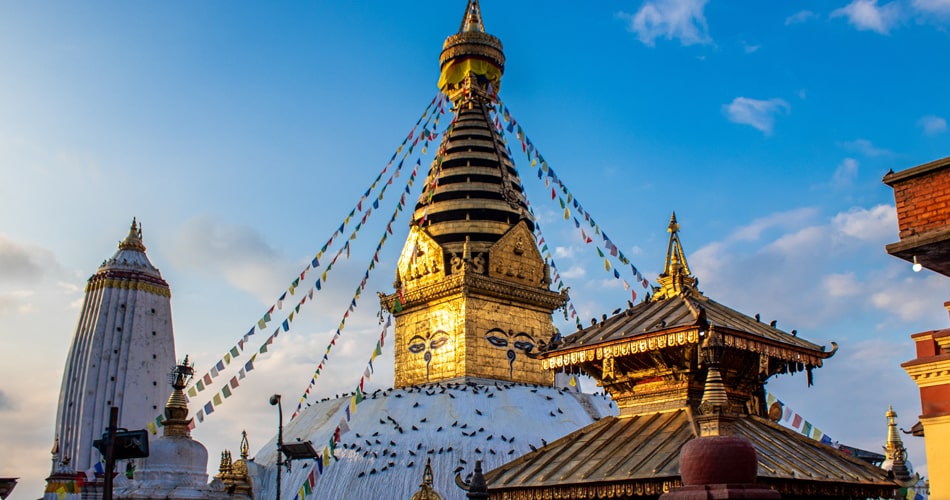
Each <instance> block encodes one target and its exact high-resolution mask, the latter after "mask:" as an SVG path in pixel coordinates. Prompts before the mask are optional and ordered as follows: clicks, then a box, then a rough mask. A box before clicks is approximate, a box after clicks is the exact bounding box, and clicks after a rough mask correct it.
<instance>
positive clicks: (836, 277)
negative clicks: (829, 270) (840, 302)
mask: <svg viewBox="0 0 950 500" xmlns="http://www.w3.org/2000/svg"><path fill="white" fill-rule="evenodd" d="M821 285H822V288H824V289H825V290H826V291H827V292H828V295H830V296H832V297H851V296H854V295H858V294H860V293H861V284H860V283H858V280H857V279H856V278H855V276H854V273H851V272H849V273H835V274H829V275H827V276H825V277H824V278H822V283H821Z"/></svg>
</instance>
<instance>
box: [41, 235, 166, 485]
mask: <svg viewBox="0 0 950 500" xmlns="http://www.w3.org/2000/svg"><path fill="white" fill-rule="evenodd" d="M173 366H175V338H174V334H173V332H172V314H171V291H170V289H169V287H168V283H167V282H166V281H165V280H164V279H163V278H162V274H161V272H159V270H158V268H156V267H155V266H153V265H152V263H151V262H150V261H149V259H148V256H147V255H146V253H145V244H144V243H143V241H142V227H141V225H139V224H138V223H137V222H136V221H135V220H134V219H133V221H132V226H131V227H130V228H129V233H128V235H127V236H126V237H125V239H124V240H122V242H121V243H119V249H118V250H117V251H116V252H115V255H113V256H112V258H110V259H108V260H106V261H104V262H103V263H102V265H101V266H99V269H98V270H97V271H96V273H95V274H93V275H92V277H90V278H89V281H88V283H87V284H86V295H85V298H84V299H83V305H82V309H81V312H80V314H79V321H78V322H77V326H76V332H75V334H74V335H73V340H72V345H71V346H70V349H69V356H68V357H67V360H66V367H65V369H64V371H63V383H62V386H61V388H60V396H59V406H58V408H57V411H56V427H55V436H54V443H55V444H54V446H53V449H52V455H53V456H52V460H53V466H52V473H51V475H50V477H49V478H48V479H47V486H46V495H47V498H53V499H56V498H57V496H58V494H59V495H62V494H67V495H72V494H76V495H77V497H78V494H79V493H82V494H83V495H84V496H87V497H90V496H95V495H97V494H99V493H97V492H98V488H99V487H100V486H101V477H102V475H101V472H102V470H101V469H100V470H97V469H96V468H95V465H96V464H98V463H99V462H100V460H101V455H100V453H99V451H98V450H96V449H95V448H93V441H94V440H96V439H99V438H100V437H101V436H102V434H103V432H104V431H105V429H106V427H107V426H108V424H109V409H110V407H113V406H114V407H117V408H119V427H120V428H127V429H141V428H144V427H145V426H146V425H147V424H148V423H149V422H151V421H152V420H153V419H154V418H155V417H156V415H158V414H160V413H161V411H162V408H163V406H164V404H165V401H166V400H167V399H168V396H169V393H170V391H171V388H170V387H169V386H168V385H167V384H166V380H167V376H168V371H169V370H170V369H171V368H172V367H173ZM87 472H89V475H93V474H96V473H98V479H95V480H90V481H86V480H85V478H86V473H87ZM77 479H78V481H77ZM80 484H82V485H84V486H83V487H82V488H80V487H79V486H77V485H80ZM80 489H81V490H82V491H80ZM59 498H60V499H61V498H62V497H59Z"/></svg>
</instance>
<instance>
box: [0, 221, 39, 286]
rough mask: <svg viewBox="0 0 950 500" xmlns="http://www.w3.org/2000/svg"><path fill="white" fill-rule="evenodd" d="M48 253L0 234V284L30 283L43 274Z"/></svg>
mask: <svg viewBox="0 0 950 500" xmlns="http://www.w3.org/2000/svg"><path fill="white" fill-rule="evenodd" d="M49 257H50V252H49V251H47V250H43V249H41V248H39V247H36V246H33V245H29V244H24V243H19V242H17V241H14V240H13V239H12V238H10V237H9V236H7V235H5V234H2V233H0V283H2V282H11V281H16V282H24V281H32V280H35V279H37V278H39V277H40V275H42V274H43V264H42V262H44V261H46V260H47V259H48V258H49Z"/></svg>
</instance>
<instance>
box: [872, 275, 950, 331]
mask: <svg viewBox="0 0 950 500" xmlns="http://www.w3.org/2000/svg"><path fill="white" fill-rule="evenodd" d="M900 269H902V270H903V271H904V272H903V273H902V276H903V277H902V278H901V277H900V276H901V275H897V274H892V275H890V276H888V277H889V278H890V279H889V280H888V282H887V286H882V287H880V288H879V289H878V291H877V292H875V293H873V294H872V295H871V303H872V304H873V305H874V307H876V308H877V309H879V310H881V311H887V312H890V313H892V314H895V313H896V314H897V315H898V316H899V317H900V319H901V320H902V321H914V320H919V319H920V318H924V317H930V316H931V315H933V313H934V311H938V310H939V309H941V306H942V304H943V303H944V301H946V300H947V299H948V298H950V297H947V281H946V280H947V278H945V277H944V276H942V275H939V274H936V273H931V272H928V273H927V274H924V275H917V274H916V273H913V272H911V271H910V265H906V266H903V265H902V266H901V267H900ZM944 320H946V317H945V316H944ZM907 333H914V332H907Z"/></svg>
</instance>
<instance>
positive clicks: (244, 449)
mask: <svg viewBox="0 0 950 500" xmlns="http://www.w3.org/2000/svg"><path fill="white" fill-rule="evenodd" d="M247 449H248V444H247V431H246V430H242V431H241V458H242V459H244V460H247Z"/></svg>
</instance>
